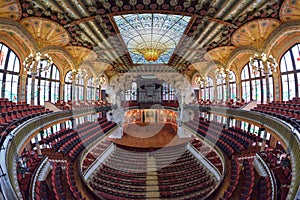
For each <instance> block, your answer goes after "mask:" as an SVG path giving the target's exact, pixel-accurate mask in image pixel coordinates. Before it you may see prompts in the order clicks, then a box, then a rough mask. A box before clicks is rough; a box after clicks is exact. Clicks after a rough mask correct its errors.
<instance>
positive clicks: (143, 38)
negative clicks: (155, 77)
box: [114, 13, 191, 64]
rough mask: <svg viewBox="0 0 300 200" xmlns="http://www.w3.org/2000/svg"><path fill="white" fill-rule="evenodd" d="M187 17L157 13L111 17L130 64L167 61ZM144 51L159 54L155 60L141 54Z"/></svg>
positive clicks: (184, 26) (187, 21)
mask: <svg viewBox="0 0 300 200" xmlns="http://www.w3.org/2000/svg"><path fill="white" fill-rule="evenodd" d="M190 18H191V17H189V16H181V15H171V14H158V13H144V14H127V15H119V16H114V20H115V22H116V24H117V26H118V29H119V31H120V34H121V36H122V38H123V40H124V43H125V45H126V46H127V48H128V51H129V54H130V56H131V59H132V61H133V63H134V64H137V63H138V64H146V63H148V64H149V63H155V64H158V63H168V62H169V59H170V57H171V55H172V54H173V51H174V49H175V47H176V46H177V44H178V42H179V40H180V39H181V37H182V35H183V33H184V31H185V29H186V27H187V25H188V23H189V21H190ZM153 49H155V50H154V51H153ZM151 50H152V51H151ZM145 52H154V53H155V52H156V53H157V52H159V54H161V55H160V56H158V57H159V58H158V59H157V60H156V61H147V60H146V59H145V58H144V56H143V54H145Z"/></svg>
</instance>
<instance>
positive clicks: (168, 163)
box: [151, 145, 216, 199]
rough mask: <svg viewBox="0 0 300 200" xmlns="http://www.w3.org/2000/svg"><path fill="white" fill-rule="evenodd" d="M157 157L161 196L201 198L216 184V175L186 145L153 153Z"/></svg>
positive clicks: (168, 197) (169, 197)
mask: <svg viewBox="0 0 300 200" xmlns="http://www.w3.org/2000/svg"><path fill="white" fill-rule="evenodd" d="M151 156H153V157H154V158H155V159H156V163H157V176H158V186H159V191H160V197H161V198H167V199H172V198H178V199H186V198H191V199H201V198H203V197H205V196H206V195H207V194H208V193H209V192H211V191H212V190H213V189H214V188H215V185H216V179H215V177H214V176H213V175H212V174H210V172H209V171H208V170H207V169H206V168H205V167H204V166H203V165H202V164H201V163H200V162H199V161H198V160H197V159H196V158H195V157H194V156H193V155H192V154H191V153H190V152H189V151H188V150H186V149H185V146H184V145H177V146H174V147H166V148H163V150H158V151H154V152H152V153H151Z"/></svg>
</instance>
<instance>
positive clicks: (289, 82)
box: [279, 42, 300, 101]
mask: <svg viewBox="0 0 300 200" xmlns="http://www.w3.org/2000/svg"><path fill="white" fill-rule="evenodd" d="M299 61H300V42H299V43H298V44H296V45H293V46H292V47H291V48H290V49H289V50H287V51H286V52H285V54H284V55H283V56H282V57H281V59H280V65H279V68H280V75H281V78H280V79H281V83H280V84H281V88H285V89H284V90H281V91H282V92H281V97H282V98H281V99H282V100H283V101H288V100H291V99H292V98H293V97H299V93H300V92H299V89H300V87H299V79H300V63H299Z"/></svg>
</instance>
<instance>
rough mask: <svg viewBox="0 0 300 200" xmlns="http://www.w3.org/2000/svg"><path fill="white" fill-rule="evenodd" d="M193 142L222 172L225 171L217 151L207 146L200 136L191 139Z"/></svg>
mask: <svg viewBox="0 0 300 200" xmlns="http://www.w3.org/2000/svg"><path fill="white" fill-rule="evenodd" d="M191 144H192V145H193V146H194V147H195V148H196V149H197V150H198V151H199V152H200V153H201V154H202V155H204V156H205V157H206V158H207V159H208V160H209V161H210V162H211V163H212V164H213V165H214V166H215V167H216V168H217V169H218V170H219V172H220V173H221V174H222V173H223V171H222V170H223V165H222V161H221V159H220V157H219V156H218V155H217V153H216V152H215V151H214V150H213V149H211V148H210V147H208V146H206V145H205V144H204V143H203V142H202V141H201V140H199V139H198V138H194V139H193V140H192V141H191Z"/></svg>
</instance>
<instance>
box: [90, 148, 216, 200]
mask: <svg viewBox="0 0 300 200" xmlns="http://www.w3.org/2000/svg"><path fill="white" fill-rule="evenodd" d="M149 160H150V161H149ZM147 166H148V167H147ZM149 166H151V167H150V168H149ZM153 172H154V174H156V175H153ZM149 176H150V177H149ZM153 176H154V177H156V176H157V184H158V185H157V186H158V190H157V191H156V192H158V193H159V197H160V198H162V199H172V198H173V199H174V198H176V199H201V198H203V197H205V196H206V195H207V194H209V193H210V192H211V191H212V190H213V189H214V188H215V186H216V183H217V182H216V179H215V177H214V176H213V175H212V174H210V172H209V171H208V170H207V169H206V168H205V167H204V166H203V165H202V164H201V163H200V162H199V161H198V160H197V159H196V158H195V157H194V156H193V155H192V154H191V153H190V152H189V151H188V150H187V149H186V147H185V145H184V144H183V145H176V146H173V147H164V148H161V149H143V148H134V147H124V146H119V145H116V149H115V150H114V152H113V153H112V154H111V155H110V156H109V157H108V158H106V160H105V161H104V163H102V164H101V165H100V167H99V168H98V169H97V170H96V172H94V173H93V175H92V176H91V177H90V178H89V185H90V186H91V188H93V189H94V190H95V191H94V192H96V193H97V194H98V195H99V196H100V197H101V198H105V199H124V200H125V199H146V191H147V186H148V184H149V183H148V182H147V180H148V179H150V180H153ZM154 180H155V179H154ZM151 186H152V185H151V184H150V187H151Z"/></svg>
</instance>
